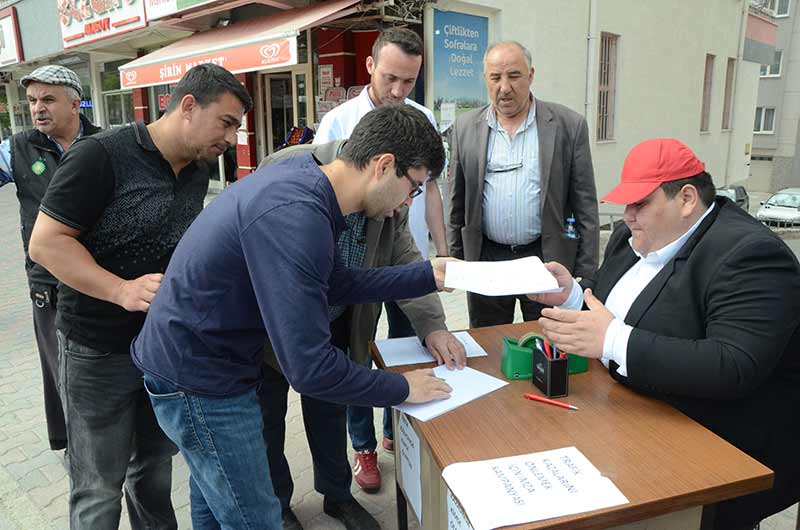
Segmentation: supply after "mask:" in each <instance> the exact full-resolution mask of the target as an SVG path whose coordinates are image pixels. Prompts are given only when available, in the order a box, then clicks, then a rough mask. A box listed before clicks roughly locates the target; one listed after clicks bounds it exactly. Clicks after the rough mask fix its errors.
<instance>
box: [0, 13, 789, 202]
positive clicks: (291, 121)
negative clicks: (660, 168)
mask: <svg viewBox="0 0 800 530" xmlns="http://www.w3.org/2000/svg"><path fill="white" fill-rule="evenodd" d="M773 1H776V2H786V1H790V0H773ZM790 3H792V4H793V3H794V2H790ZM87 6H99V7H98V9H100V11H101V12H96V11H92V9H90V7H87ZM103 6H105V7H103ZM9 8H14V10H13V11H14V13H15V15H16V19H17V28H18V31H19V35H20V43H21V52H22V53H23V55H21V56H20V58H19V60H17V61H16V62H15V61H14V60H13V59H10V60H9V61H10V62H9V63H7V64H6V63H4V62H2V61H0V71H2V72H3V76H4V77H2V78H0V82H3V81H5V85H4V87H5V92H6V99H7V105H6V107H7V108H6V110H7V111H9V112H8V121H9V126H8V128H7V129H8V131H7V132H11V131H15V130H21V129H22V128H25V127H30V126H31V125H30V118H29V115H28V113H27V109H26V108H25V106H26V105H25V103H24V94H23V93H22V92H21V91H20V89H19V88H18V83H17V81H18V80H19V79H20V78H21V77H22V76H23V75H24V74H25V73H27V72H29V71H31V70H32V69H34V68H36V67H37V66H39V65H41V64H46V63H48V62H56V63H60V64H64V65H66V66H70V67H71V68H73V69H75V70H76V71H77V72H78V73H79V75H80V76H81V79H82V80H83V82H84V85H85V90H84V92H85V94H86V96H85V101H84V103H83V106H84V111H85V112H86V113H87V115H89V117H91V118H92V119H93V120H94V121H95V122H96V123H98V124H100V125H102V126H105V127H113V126H118V125H122V124H124V123H128V122H130V121H133V120H134V119H139V120H145V121H151V120H154V119H156V118H157V117H158V115H159V113H160V112H161V111H163V109H164V108H166V105H167V104H168V101H169V93H170V90H171V86H173V85H174V83H176V82H177V81H178V80H179V79H180V76H181V75H182V73H183V72H184V71H185V70H186V69H187V68H188V67H190V66H191V65H193V64H196V63H198V62H203V61H211V62H214V61H217V62H218V64H222V65H223V66H225V67H226V68H228V69H230V70H231V71H232V72H234V73H235V74H236V75H237V76H238V77H239V79H240V80H241V81H242V83H244V84H245V86H247V88H248V90H249V91H250V92H251V94H252V95H253V99H254V100H255V102H256V106H255V109H254V111H253V112H251V113H249V114H248V116H247V119H246V120H245V123H244V125H243V127H242V129H241V130H240V131H239V136H238V142H237V143H238V145H237V146H236V150H237V160H238V170H237V177H239V178H240V177H242V176H245V175H247V174H248V173H249V172H250V171H252V170H253V169H254V168H255V167H256V166H257V165H258V162H259V161H260V159H261V158H263V157H264V156H266V155H267V154H269V153H271V152H272V151H273V150H274V149H276V148H277V147H278V146H279V145H280V144H281V143H283V141H284V139H285V135H286V134H287V133H288V132H289V131H290V130H291V128H292V127H304V126H308V127H312V128H313V126H314V124H315V123H318V122H319V119H320V118H321V116H322V115H323V114H324V112H326V111H327V110H329V109H330V108H332V107H333V106H335V105H337V104H339V103H341V102H342V101H344V100H346V99H348V98H350V97H353V96H354V95H355V94H357V93H358V91H359V90H361V89H362V88H363V86H364V85H365V84H366V83H367V82H368V75H367V73H366V69H365V66H364V63H365V60H366V57H367V56H368V55H369V54H370V49H371V46H372V43H373V42H374V39H375V37H376V36H377V34H378V30H379V28H381V27H385V26H387V25H395V24H403V25H407V26H409V27H412V28H414V29H415V30H417V31H418V32H419V33H420V34H421V35H422V37H423V40H424V41H425V44H426V56H425V67H424V71H423V73H422V74H421V75H420V79H419V81H418V87H417V91H416V93H415V99H417V101H420V102H422V103H425V104H426V105H427V106H428V107H430V108H432V109H433V110H434V113H435V114H436V115H437V118H438V119H439V122H440V125H441V128H442V129H443V130H446V128H447V127H448V126H449V124H450V123H452V120H453V119H454V118H455V116H457V115H458V114H459V113H461V112H463V111H465V110H467V109H469V108H474V107H476V106H480V105H483V104H485V103H486V102H487V101H488V98H487V94H486V92H485V88H484V81H483V78H482V75H481V74H482V64H481V60H482V56H483V52H484V51H485V49H486V47H487V45H488V43H490V42H492V41H495V40H508V39H513V40H518V41H519V42H521V43H523V44H524V45H525V46H527V47H528V48H529V49H530V50H531V52H532V54H533V66H534V68H535V71H536V73H535V76H534V83H533V93H534V95H535V96H536V97H539V98H542V99H545V100H551V101H556V102H558V103H561V104H564V105H566V106H568V107H570V108H572V109H574V110H575V111H577V112H579V113H581V114H583V115H584V116H585V117H586V119H587V122H588V123H589V129H590V136H591V139H592V151H593V159H594V165H595V174H596V176H597V187H598V193H599V194H601V195H602V194H604V193H605V192H606V191H608V190H610V189H611V187H612V186H613V185H614V183H615V182H616V181H617V179H618V177H619V171H620V168H621V167H622V162H623V160H624V158H625V155H626V154H627V152H628V151H629V150H630V148H631V147H632V146H634V145H635V144H637V143H639V142H640V141H642V140H644V139H647V138H652V137H658V136H674V137H677V138H680V139H681V140H683V141H684V142H686V143H687V144H688V145H689V146H691V147H692V148H693V149H694V150H695V151H696V152H697V153H698V155H699V156H700V157H701V158H702V159H703V160H704V161H706V163H707V166H708V169H709V171H710V172H711V173H712V174H713V175H714V177H715V180H716V182H717V183H718V184H719V185H722V184H726V183H733V182H741V181H744V180H746V179H747V178H748V177H749V175H750V154H751V145H752V142H753V130H752V125H751V124H752V123H753V113H754V112H755V109H756V96H757V91H758V85H759V70H760V68H761V64H762V63H765V62H768V61H769V60H770V58H771V57H772V54H773V51H774V46H775V43H774V42H770V38H773V39H774V38H775V36H774V31H773V35H772V37H770V35H769V33H770V27H772V29H773V30H774V28H775V27H776V26H774V25H773V26H770V24H771V23H770V22H769V20H765V19H764V17H762V18H760V19H759V18H757V17H755V16H754V13H753V12H751V9H750V3H749V1H748V0H707V1H704V2H700V3H698V2H695V1H693V0H674V1H672V2H640V1H636V0H602V1H601V0H575V1H570V2H547V3H545V2H536V3H531V2H529V1H526V0H471V1H463V0H439V1H438V2H435V3H428V4H427V5H426V6H425V7H424V9H423V8H422V3H421V2H418V1H415V0H396V1H395V2H394V4H393V5H391V6H389V5H387V4H385V3H383V2H378V3H372V2H364V1H360V0H328V1H326V2H313V1H310V0H261V1H259V2H253V1H252V0H229V1H220V0H214V1H212V0H182V1H181V2H177V1H176V0H129V1H126V2H124V3H123V2H107V3H85V2H83V1H82V0H18V1H16V2H14V1H11V2H9V1H8V0H6V1H5V2H2V1H0V20H3V19H2V17H3V13H5V11H3V9H9ZM792 9H794V6H792ZM766 18H769V17H766ZM520 21H524V23H521V22H520ZM759 24H760V25H759ZM3 27H5V25H4V26H3ZM765 35H766V37H765ZM759 40H760V41H762V42H761V44H758V42H759ZM798 42H800V40H798ZM753 43H756V45H754V44H753ZM754 50H755V51H754ZM799 55H800V54H799ZM756 56H758V57H756ZM3 57H5V56H3ZM759 57H760V58H759ZM764 57H767V58H766V59H765V58H764ZM3 60H5V59H3ZM762 83H763V81H762ZM0 110H2V109H0ZM0 118H2V113H0ZM12 118H13V119H12ZM26 120H27V121H26ZM795 122H796V120H795ZM795 129H796V126H795ZM795 134H796V132H795ZM220 165H221V166H222V164H220Z"/></svg>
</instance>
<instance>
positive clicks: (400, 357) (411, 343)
mask: <svg viewBox="0 0 800 530" xmlns="http://www.w3.org/2000/svg"><path fill="white" fill-rule="evenodd" d="M453 336H454V337H455V338H457V339H458V340H459V341H460V342H461V344H463V345H464V349H465V350H466V351H467V357H486V356H487V355H488V353H486V350H484V349H483V348H481V345H480V344H478V343H477V342H475V339H473V338H472V335H470V334H469V333H467V332H466V331H457V332H455V333H453ZM375 345H376V346H377V347H378V349H379V350H380V351H381V357H383V362H384V363H385V364H386V366H402V365H404V364H419V363H430V362H433V361H435V360H436V359H434V358H433V355H431V352H429V351H428V349H427V348H425V346H423V345H422V343H421V342H420V341H419V339H418V338H417V337H404V338H402V339H384V340H376V341H375Z"/></svg>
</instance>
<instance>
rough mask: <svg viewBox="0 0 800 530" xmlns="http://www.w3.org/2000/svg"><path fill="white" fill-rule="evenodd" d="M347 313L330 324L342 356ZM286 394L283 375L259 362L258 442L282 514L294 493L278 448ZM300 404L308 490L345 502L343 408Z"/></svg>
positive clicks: (310, 401) (347, 475)
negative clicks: (310, 472)
mask: <svg viewBox="0 0 800 530" xmlns="http://www.w3.org/2000/svg"><path fill="white" fill-rule="evenodd" d="M350 315H351V311H350V309H348V310H347V311H346V312H345V313H344V315H342V316H340V317H339V318H337V319H336V320H335V321H334V322H332V323H331V342H332V343H333V345H334V346H336V347H337V348H339V349H341V350H342V351H344V352H345V353H347V350H348V348H349V347H348V344H349V342H350V331H349V330H350ZM288 393H289V382H288V381H287V380H286V377H285V376H284V375H283V374H282V373H280V372H279V371H278V370H276V369H275V368H273V367H272V366H270V365H269V364H268V363H264V381H263V384H262V385H261V389H260V391H259V397H260V399H261V414H262V417H263V419H264V442H265V443H266V445H267V460H268V462H269V474H270V477H271V478H272V487H273V488H274V490H275V495H276V496H277V497H278V499H279V500H280V501H281V508H283V509H284V510H285V509H286V508H288V507H289V503H290V502H291V500H292V493H293V492H294V482H293V481H292V472H291V470H290V469H289V462H288V461H287V460H286V453H285V450H284V447H285V443H286V410H287V395H288ZM300 405H301V407H302V410H303V424H304V426H305V429H306V439H307V440H308V448H309V449H310V450H311V460H312V462H313V465H314V489H315V490H317V491H318V492H319V493H321V494H322V495H325V496H326V497H329V498H331V499H332V500H335V501H343V500H348V499H350V498H351V497H352V494H351V493H350V483H351V481H352V479H353V474H352V471H351V470H350V462H349V461H348V459H347V418H346V410H347V407H346V406H345V405H339V404H336V403H329V402H327V401H320V400H319V399H315V398H312V397H309V396H302V395H301V396H300Z"/></svg>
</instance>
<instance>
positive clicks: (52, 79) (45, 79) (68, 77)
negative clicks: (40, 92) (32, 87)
mask: <svg viewBox="0 0 800 530" xmlns="http://www.w3.org/2000/svg"><path fill="white" fill-rule="evenodd" d="M34 81H35V82H37V83H44V84H46V85H64V86H68V87H70V88H74V89H75V90H76V91H77V92H78V96H79V97H80V96H82V95H83V88H82V87H81V80H80V79H78V74H76V73H75V72H73V71H72V70H70V69H69V68H67V67H65V66H61V65H58V64H48V65H47V66H40V67H39V68H37V69H36V70H34V71H33V72H31V73H30V74H28V75H26V76H25V77H23V78H22V79H21V80H20V82H19V84H20V85H22V88H28V84H29V83H32V82H34Z"/></svg>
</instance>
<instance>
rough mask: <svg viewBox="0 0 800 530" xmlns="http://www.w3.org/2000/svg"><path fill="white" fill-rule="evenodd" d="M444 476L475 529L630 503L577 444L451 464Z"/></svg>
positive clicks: (443, 473)
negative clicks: (575, 445)
mask: <svg viewBox="0 0 800 530" xmlns="http://www.w3.org/2000/svg"><path fill="white" fill-rule="evenodd" d="M442 478H444V481H445V482H446V483H447V486H448V487H449V488H450V491H452V492H453V495H455V497H456V498H457V499H458V501H459V502H460V503H461V506H462V507H463V508H464V511H465V512H466V513H467V517H469V521H470V523H472V526H473V527H474V528H475V530H490V529H492V528H498V527H500V526H508V525H514V524H523V523H529V522H533V521H541V520H543V519H551V518H553V517H561V516H564V515H571V514H574V513H580V512H588V511H591V510H599V509H601V508H608V507H609V506H617V505H620V504H627V503H628V499H627V498H626V497H625V495H623V494H622V492H621V491H619V489H618V488H617V487H616V486H615V485H614V483H613V482H611V480H609V479H608V478H606V477H604V476H602V475H601V474H600V471H599V470H598V469H597V468H596V467H594V466H593V465H592V463H591V462H589V460H588V459H587V458H586V457H585V456H583V453H581V452H580V451H578V449H576V448H575V447H564V448H562V449H554V450H552V451H543V452H540V453H531V454H528V455H519V456H512V457H508V458H497V459H495V460H483V461H480V462H462V463H457V464H451V465H449V466H447V467H446V468H445V469H444V471H442Z"/></svg>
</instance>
